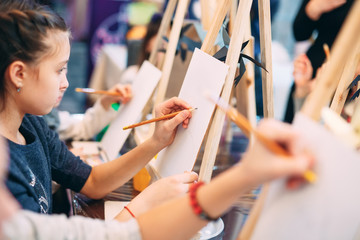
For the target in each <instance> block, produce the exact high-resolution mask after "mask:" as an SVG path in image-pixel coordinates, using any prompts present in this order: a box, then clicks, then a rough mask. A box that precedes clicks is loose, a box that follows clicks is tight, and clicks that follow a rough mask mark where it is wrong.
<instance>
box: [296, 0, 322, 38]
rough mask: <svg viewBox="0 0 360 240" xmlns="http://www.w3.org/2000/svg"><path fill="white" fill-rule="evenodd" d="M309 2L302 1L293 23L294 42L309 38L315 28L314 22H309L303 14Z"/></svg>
mask: <svg viewBox="0 0 360 240" xmlns="http://www.w3.org/2000/svg"><path fill="white" fill-rule="evenodd" d="M308 3H309V0H304V1H303V3H302V4H301V6H300V9H299V11H298V14H297V16H296V18H295V20H294V23H293V32H294V37H295V40H296V41H304V40H307V39H309V38H310V37H311V35H312V34H313V31H314V30H315V28H316V24H317V22H316V21H313V20H311V19H310V18H309V17H308V15H307V14H306V12H305V7H306V5H307V4H308Z"/></svg>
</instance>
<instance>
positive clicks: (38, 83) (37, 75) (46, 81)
mask: <svg viewBox="0 0 360 240" xmlns="http://www.w3.org/2000/svg"><path fill="white" fill-rule="evenodd" d="M46 41H48V42H47V43H48V45H49V46H51V47H52V48H53V49H52V50H51V51H52V53H51V54H49V55H48V56H45V57H43V58H41V59H40V60H39V61H38V65H37V66H35V67H34V66H33V67H29V68H30V69H31V68H32V70H30V74H29V77H28V78H26V79H25V81H24V84H23V87H22V89H21V90H20V92H19V94H18V97H19V98H18V99H19V101H20V102H18V103H19V104H17V105H18V106H20V107H21V110H22V112H23V113H30V114H33V115H45V114H47V113H49V112H50V111H51V110H52V108H53V107H54V106H56V105H58V104H59V103H60V101H61V99H62V97H63V95H64V92H65V90H66V89H67V87H68V86H69V82H68V81H67V78H66V73H67V63H68V60H69V56H70V42H69V35H68V33H66V32H59V31H57V32H50V33H49V37H48V39H47V40H46ZM51 43H52V44H51Z"/></svg>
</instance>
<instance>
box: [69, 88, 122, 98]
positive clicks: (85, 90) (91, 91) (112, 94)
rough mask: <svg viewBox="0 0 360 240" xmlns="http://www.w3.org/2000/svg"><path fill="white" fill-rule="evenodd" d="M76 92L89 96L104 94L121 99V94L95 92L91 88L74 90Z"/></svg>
mask: <svg viewBox="0 0 360 240" xmlns="http://www.w3.org/2000/svg"><path fill="white" fill-rule="evenodd" d="M75 91H76V92H82V93H90V94H104V95H109V96H114V97H121V96H122V94H121V93H119V92H110V91H105V90H95V89H93V88H75Z"/></svg>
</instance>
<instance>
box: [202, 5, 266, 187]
mask: <svg viewBox="0 0 360 240" xmlns="http://www.w3.org/2000/svg"><path fill="white" fill-rule="evenodd" d="M251 3H252V0H246V1H244V0H243V1H240V4H239V6H238V11H237V14H236V19H235V23H234V32H233V34H232V37H231V42H230V46H229V51H228V56H227V58H226V64H228V65H229V66H230V69H229V73H228V75H227V78H226V80H225V85H224V88H223V91H222V94H221V98H223V99H224V100H225V101H229V99H230V93H231V90H232V86H233V80H234V76H235V71H236V63H237V61H238V59H239V56H240V51H241V45H242V43H243V42H244V37H245V36H246V35H245V34H246V31H247V30H246V27H248V26H249V23H248V19H249V17H250V7H251ZM259 18H260V34H261V36H262V37H261V39H260V44H261V61H262V62H263V64H264V66H265V68H266V69H267V70H268V72H266V71H264V70H262V80H263V97H264V99H263V101H264V114H265V117H272V116H273V106H272V104H273V94H272V75H271V73H272V63H271V28H270V27H271V26H270V3H269V0H259ZM270 105H271V106H270ZM224 119H225V114H224V113H223V112H222V111H218V110H216V111H215V115H214V118H213V120H212V124H211V127H210V130H209V135H208V138H207V141H206V144H205V150H204V156H203V161H202V164H201V168H200V175H199V178H200V180H202V181H205V182H209V181H210V179H211V174H212V170H213V167H214V163H215V158H216V153H217V149H218V146H219V142H220V136H221V128H222V126H223V124H224Z"/></svg>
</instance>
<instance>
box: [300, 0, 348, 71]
mask: <svg viewBox="0 0 360 240" xmlns="http://www.w3.org/2000/svg"><path fill="white" fill-rule="evenodd" d="M308 2H309V0H305V1H303V3H302V5H301V7H300V10H299V12H298V14H297V16H296V18H295V21H294V24H293V31H294V37H295V40H296V41H304V40H307V39H309V38H310V37H311V35H312V34H313V32H314V31H317V37H316V40H315V42H314V43H313V44H312V45H311V47H310V48H309V49H308V51H307V52H306V55H307V56H308V58H309V59H310V61H311V64H312V67H313V69H314V72H313V77H315V75H316V70H317V69H318V68H319V67H321V65H322V64H323V62H324V60H325V53H324V49H323V44H324V43H327V44H328V45H329V48H331V47H332V45H333V43H334V40H335V38H336V36H337V34H338V32H339V31H340V28H341V26H342V24H343V22H344V20H345V18H346V16H347V14H348V12H349V10H350V7H351V5H352V4H353V2H354V1H353V0H347V1H346V3H345V4H344V5H342V6H340V7H338V8H336V9H334V10H333V11H331V12H328V13H324V14H323V15H321V17H320V18H319V20H317V21H313V20H311V19H310V18H309V17H308V16H307V15H306V13H305V6H306V5H307V4H308Z"/></svg>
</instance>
